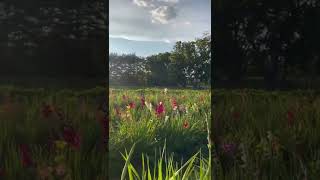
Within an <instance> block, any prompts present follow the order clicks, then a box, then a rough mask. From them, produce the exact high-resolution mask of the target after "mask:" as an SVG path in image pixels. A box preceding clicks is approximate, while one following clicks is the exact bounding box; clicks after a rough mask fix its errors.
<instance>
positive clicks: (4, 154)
mask: <svg viewBox="0 0 320 180" xmlns="http://www.w3.org/2000/svg"><path fill="white" fill-rule="evenodd" d="M106 103H107V91H106V90H105V88H96V89H89V90H81V91H80V90H79V91H74V90H60V91H57V90H48V89H21V88H14V87H1V88H0V129H1V130H0V179H10V180H11V179H12V180H13V179H17V180H18V179H24V180H29V179H30V180H34V179H48V180H53V179H64V180H71V179H72V180H76V179H79V180H80V179H81V180H82V179H84V180H87V179H97V180H98V179H101V180H102V179H107V177H108V154H107V147H108V146H107V144H106V143H107V141H106V140H107V139H108V134H107V133H108V131H107V129H106V127H107V126H106V124H107V123H108V122H107V118H106V117H107V114H105V116H102V117H101V113H103V112H104V109H105V108H103V105H105V104H106Z"/></svg>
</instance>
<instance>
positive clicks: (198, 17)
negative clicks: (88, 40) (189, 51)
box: [109, 0, 211, 55]
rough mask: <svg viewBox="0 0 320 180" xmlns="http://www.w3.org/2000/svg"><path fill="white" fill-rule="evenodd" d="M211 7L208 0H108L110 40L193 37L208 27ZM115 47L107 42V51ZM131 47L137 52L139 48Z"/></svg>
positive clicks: (165, 40) (168, 40)
mask: <svg viewBox="0 0 320 180" xmlns="http://www.w3.org/2000/svg"><path fill="white" fill-rule="evenodd" d="M210 7H211V0H196V1H195V0H110V1H109V8H110V9H109V20H110V22H109V28H110V29H109V36H110V38H113V42H116V40H117V39H126V40H130V42H131V43H130V44H131V45H132V44H134V43H132V41H140V43H141V42H148V43H147V44H148V45H151V44H150V42H154V46H157V44H158V43H161V44H162V43H170V44H174V42H176V41H180V40H181V41H189V40H193V39H195V38H196V37H201V36H202V34H203V33H204V32H208V31H209V32H210V31H211V28H210V27H211V8H210ZM121 42H123V41H121ZM124 42H125V41H124ZM117 44H119V43H117ZM123 47H126V46H125V45H123V46H122V48H123ZM114 49H117V51H121V49H119V48H116V47H113V44H112V43H110V51H112V50H114ZM128 49H132V47H130V48H129V47H128ZM152 49H154V52H155V53H157V52H158V51H157V48H156V47H152ZM161 50H163V48H162V49H161ZM134 51H136V53H137V54H138V55H139V49H135V50H134ZM141 55H142V54H141Z"/></svg>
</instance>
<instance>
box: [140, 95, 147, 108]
mask: <svg viewBox="0 0 320 180" xmlns="http://www.w3.org/2000/svg"><path fill="white" fill-rule="evenodd" d="M140 100H141V106H142V107H144V106H145V102H146V101H145V99H144V97H141V99H140Z"/></svg>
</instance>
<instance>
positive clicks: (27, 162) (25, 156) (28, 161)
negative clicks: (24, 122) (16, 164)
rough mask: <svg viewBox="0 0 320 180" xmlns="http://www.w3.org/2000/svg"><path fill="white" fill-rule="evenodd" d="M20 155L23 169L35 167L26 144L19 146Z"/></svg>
mask: <svg viewBox="0 0 320 180" xmlns="http://www.w3.org/2000/svg"><path fill="white" fill-rule="evenodd" d="M19 149H20V155H21V163H22V166H23V167H30V166H32V165H33V161H32V158H31V155H30V149H29V147H28V146H27V145H25V144H20V145H19Z"/></svg>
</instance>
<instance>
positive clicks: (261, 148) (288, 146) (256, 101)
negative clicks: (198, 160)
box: [213, 89, 320, 179]
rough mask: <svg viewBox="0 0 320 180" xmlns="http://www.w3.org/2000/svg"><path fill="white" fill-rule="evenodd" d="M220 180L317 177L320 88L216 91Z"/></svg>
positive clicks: (216, 151)
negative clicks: (278, 90)
mask: <svg viewBox="0 0 320 180" xmlns="http://www.w3.org/2000/svg"><path fill="white" fill-rule="evenodd" d="M213 97H214V98H213V102H214V107H213V114H214V121H213V122H214V124H213V137H214V138H213V142H214V150H213V151H214V157H213V161H214V165H213V166H214V167H213V169H214V171H215V177H216V179H318V178H319V177H320V174H319V172H320V156H319V155H320V144H319V142H320V135H319V132H318V130H319V128H320V121H319V120H320V109H319V105H320V98H319V92H318V91H308V90H304V91H301V90H300V91H299V90H297V91H282V92H277V91H275V92H266V91H258V90H246V89H245V90H233V91H229V90H217V91H215V92H214V96H213Z"/></svg>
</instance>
